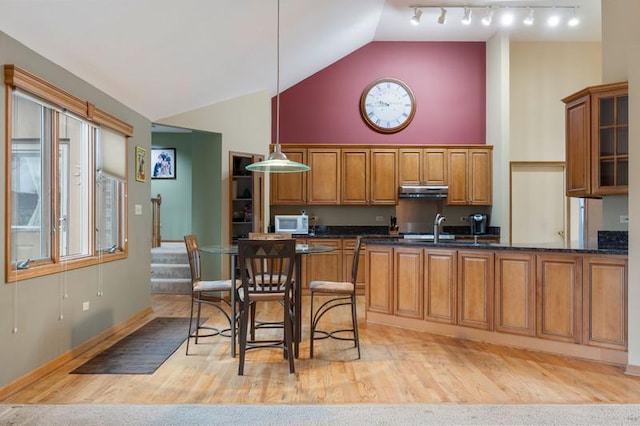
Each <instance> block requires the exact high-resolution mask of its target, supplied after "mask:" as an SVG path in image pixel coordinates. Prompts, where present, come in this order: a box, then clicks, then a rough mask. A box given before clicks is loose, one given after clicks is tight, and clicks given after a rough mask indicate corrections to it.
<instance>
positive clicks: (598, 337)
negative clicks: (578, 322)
mask: <svg viewBox="0 0 640 426" xmlns="http://www.w3.org/2000/svg"><path fill="white" fill-rule="evenodd" d="M583 267H584V271H583V283H584V289H583V295H584V296H583V300H584V302H583V307H584V321H583V322H584V324H583V329H584V335H583V342H584V343H585V344H587V345H591V346H600V347H603V348H610V349H620V350H625V349H626V348H627V285H626V283H627V260H626V259H621V258H614V257H587V258H585V259H584V264H583Z"/></svg>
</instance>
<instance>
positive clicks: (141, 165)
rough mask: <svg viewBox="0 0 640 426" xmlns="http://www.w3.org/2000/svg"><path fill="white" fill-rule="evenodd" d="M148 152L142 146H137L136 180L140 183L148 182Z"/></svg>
mask: <svg viewBox="0 0 640 426" xmlns="http://www.w3.org/2000/svg"><path fill="white" fill-rule="evenodd" d="M146 156H147V150H146V149H144V148H142V147H141V146H136V180H137V181H138V182H146V180H147V173H146V167H147V165H146V164H147V161H146Z"/></svg>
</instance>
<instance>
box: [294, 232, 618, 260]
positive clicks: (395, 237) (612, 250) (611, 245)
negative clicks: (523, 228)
mask: <svg viewBox="0 0 640 426" xmlns="http://www.w3.org/2000/svg"><path fill="white" fill-rule="evenodd" d="M412 234H414V233H412ZM443 235H447V236H448V238H451V237H453V239H443V240H442V241H440V242H439V243H438V244H434V242H433V241H432V240H426V239H424V240H423V239H408V238H407V239H405V238H404V235H403V234H389V229H388V228H387V227H386V226H319V227H318V228H317V229H316V232H315V234H309V235H298V236H297V237H299V238H317V239H322V238H355V237H358V236H360V237H363V238H365V239H366V240H367V241H368V242H369V243H376V244H382V245H401V246H411V247H439V248H448V247H449V248H458V249H460V248H468V249H485V250H487V249H490V250H521V251H537V252H565V253H580V254H611V255H628V248H627V247H628V245H627V240H626V236H627V234H626V232H614V231H600V232H599V238H598V246H597V247H584V246H583V247H580V246H579V245H578V244H577V243H576V242H573V243H570V244H563V243H537V244H502V243H498V242H494V241H495V239H496V238H500V228H499V227H489V229H488V233H486V234H482V235H478V239H477V243H475V242H474V241H460V240H461V239H464V240H469V239H470V238H473V236H472V235H470V234H469V228H468V227H467V226H445V227H444V228H443Z"/></svg>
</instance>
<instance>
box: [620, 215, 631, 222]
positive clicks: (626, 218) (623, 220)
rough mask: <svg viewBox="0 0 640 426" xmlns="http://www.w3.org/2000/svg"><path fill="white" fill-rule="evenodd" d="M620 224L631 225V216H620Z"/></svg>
mask: <svg viewBox="0 0 640 426" xmlns="http://www.w3.org/2000/svg"><path fill="white" fill-rule="evenodd" d="M620 223H629V216H625V215H622V216H620Z"/></svg>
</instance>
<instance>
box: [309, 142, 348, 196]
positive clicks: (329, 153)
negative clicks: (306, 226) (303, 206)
mask: <svg viewBox="0 0 640 426" xmlns="http://www.w3.org/2000/svg"><path fill="white" fill-rule="evenodd" d="M307 157H308V160H309V163H308V164H309V166H310V167H311V170H309V171H308V172H307V174H308V177H307V179H308V187H307V204H316V205H318V204H326V205H331V204H333V205H335V204H340V150H339V149H311V148H309V149H308V150H307ZM301 174H304V173H301Z"/></svg>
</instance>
